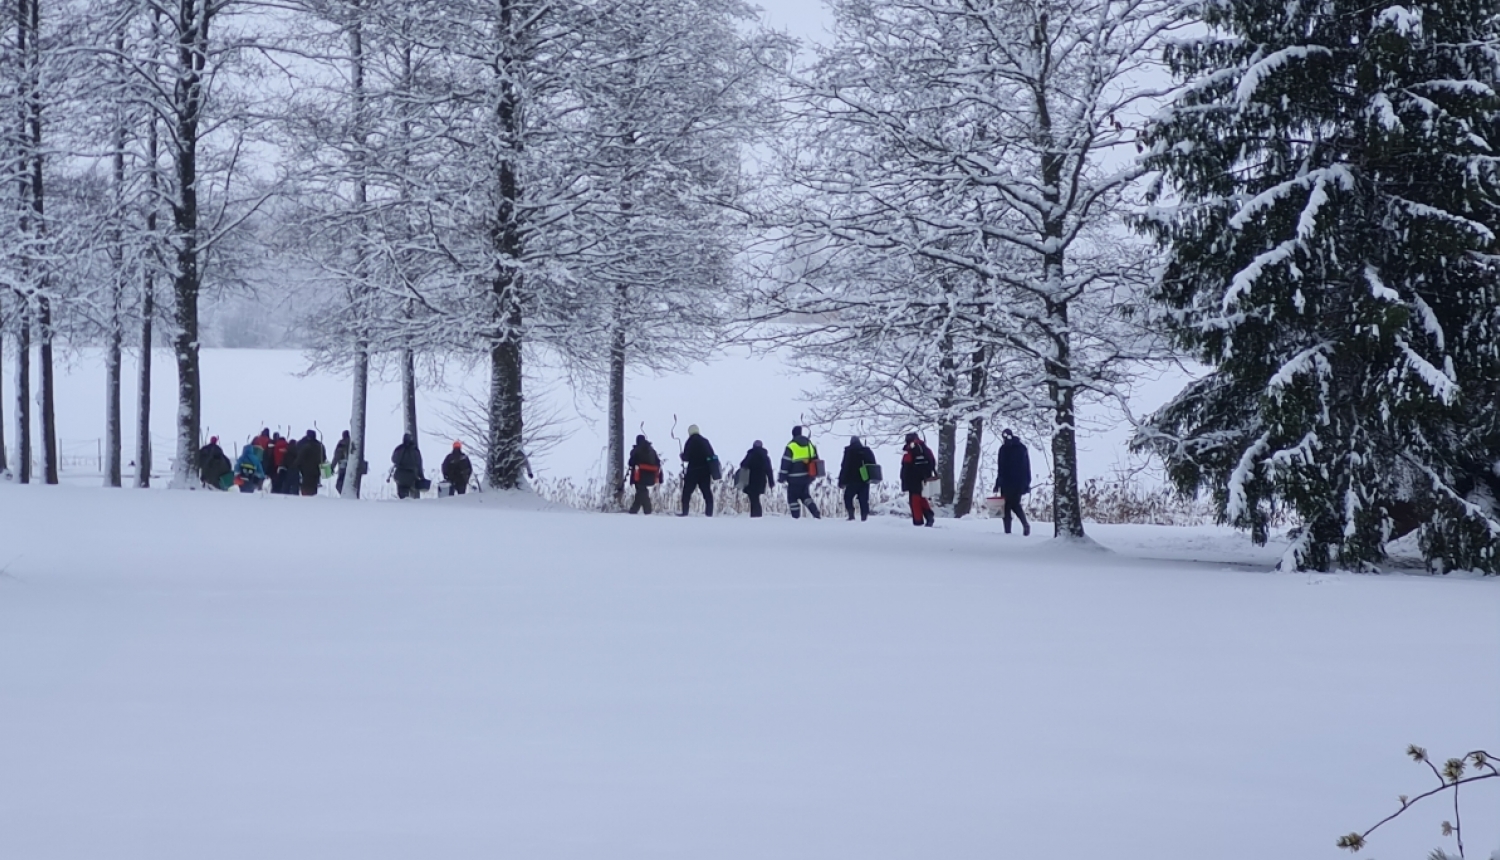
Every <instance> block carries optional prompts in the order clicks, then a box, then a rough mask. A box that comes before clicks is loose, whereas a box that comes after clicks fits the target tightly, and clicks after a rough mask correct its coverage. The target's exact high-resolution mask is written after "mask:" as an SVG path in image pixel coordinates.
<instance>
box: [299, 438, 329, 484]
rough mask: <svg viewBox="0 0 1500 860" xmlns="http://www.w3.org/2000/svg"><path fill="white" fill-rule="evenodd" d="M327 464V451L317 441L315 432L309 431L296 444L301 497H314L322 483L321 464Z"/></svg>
mask: <svg viewBox="0 0 1500 860" xmlns="http://www.w3.org/2000/svg"><path fill="white" fill-rule="evenodd" d="M326 462H328V449H326V448H324V447H323V443H322V442H319V441H318V434H317V432H316V431H313V430H309V431H307V435H306V436H303V437H302V441H301V442H299V443H297V464H296V465H297V473H298V474H299V475H300V476H301V477H302V482H301V486H302V495H304V496H316V495H317V494H318V485H319V484H321V483H322V482H323V464H324V463H326Z"/></svg>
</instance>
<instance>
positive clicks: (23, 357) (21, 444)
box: [16, 298, 31, 484]
mask: <svg viewBox="0 0 1500 860" xmlns="http://www.w3.org/2000/svg"><path fill="white" fill-rule="evenodd" d="M16 445H17V447H18V448H19V450H18V451H17V452H16V456H17V458H18V459H19V460H20V463H19V465H18V468H17V469H16V481H18V482H19V483H22V484H29V483H31V311H30V309H29V308H28V307H27V306H26V300H25V299H24V298H23V299H22V300H21V314H20V325H19V326H18V327H17V329H16Z"/></svg>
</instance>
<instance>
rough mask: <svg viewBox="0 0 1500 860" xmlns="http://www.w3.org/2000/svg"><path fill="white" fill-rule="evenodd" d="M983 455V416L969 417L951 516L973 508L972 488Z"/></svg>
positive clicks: (977, 476) (975, 481)
mask: <svg viewBox="0 0 1500 860" xmlns="http://www.w3.org/2000/svg"><path fill="white" fill-rule="evenodd" d="M983 456H984V418H982V417H981V418H970V419H969V435H968V438H967V439H965V440H964V469H963V477H962V479H961V480H960V481H959V483H958V498H957V499H955V500H954V501H953V516H954V517H963V516H967V515H968V514H969V512H970V511H972V510H973V509H974V490H975V489H976V488H977V485H978V483H979V459H980V458H981V457H983Z"/></svg>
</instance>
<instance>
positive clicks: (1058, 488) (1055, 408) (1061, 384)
mask: <svg viewBox="0 0 1500 860" xmlns="http://www.w3.org/2000/svg"><path fill="white" fill-rule="evenodd" d="M1047 313H1048V319H1049V322H1050V324H1051V326H1052V331H1053V334H1052V338H1053V354H1052V356H1050V357H1049V358H1048V359H1047V362H1046V365H1047V376H1048V382H1047V394H1048V397H1049V398H1050V400H1051V403H1052V530H1053V534H1054V535H1055V536H1056V537H1083V505H1082V503H1081V502H1080V501H1079V498H1078V437H1077V434H1076V432H1075V428H1076V426H1077V415H1076V413H1075V411H1074V406H1073V404H1074V397H1075V392H1074V388H1073V364H1072V358H1073V356H1072V344H1071V341H1070V338H1069V336H1068V305H1067V303H1066V302H1056V303H1049V305H1048V308H1047Z"/></svg>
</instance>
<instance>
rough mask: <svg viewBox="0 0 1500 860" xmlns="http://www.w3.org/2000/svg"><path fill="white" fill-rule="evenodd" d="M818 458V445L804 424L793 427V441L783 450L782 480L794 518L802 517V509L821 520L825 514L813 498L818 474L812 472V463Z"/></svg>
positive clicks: (788, 507)
mask: <svg viewBox="0 0 1500 860" xmlns="http://www.w3.org/2000/svg"><path fill="white" fill-rule="evenodd" d="M816 459H818V447H817V446H816V445H814V444H813V443H812V440H811V439H809V438H808V437H807V435H806V434H804V433H803V432H802V425H801V424H798V425H797V426H796V427H793V428H792V441H790V442H788V443H786V450H785V451H783V452H781V482H782V483H783V484H786V506H787V509H788V510H790V511H791V513H792V519H794V520H795V519H800V518H801V517H802V509H803V508H807V512H808V513H809V514H812V518H813V519H815V520H821V519H822V518H823V514H822V513H821V512H820V511H819V510H818V506H817V505H816V504H814V503H813V500H812V482H813V481H814V480H816V478H817V476H816V475H814V474H813V473H812V463H813V461H814V460H816Z"/></svg>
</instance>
